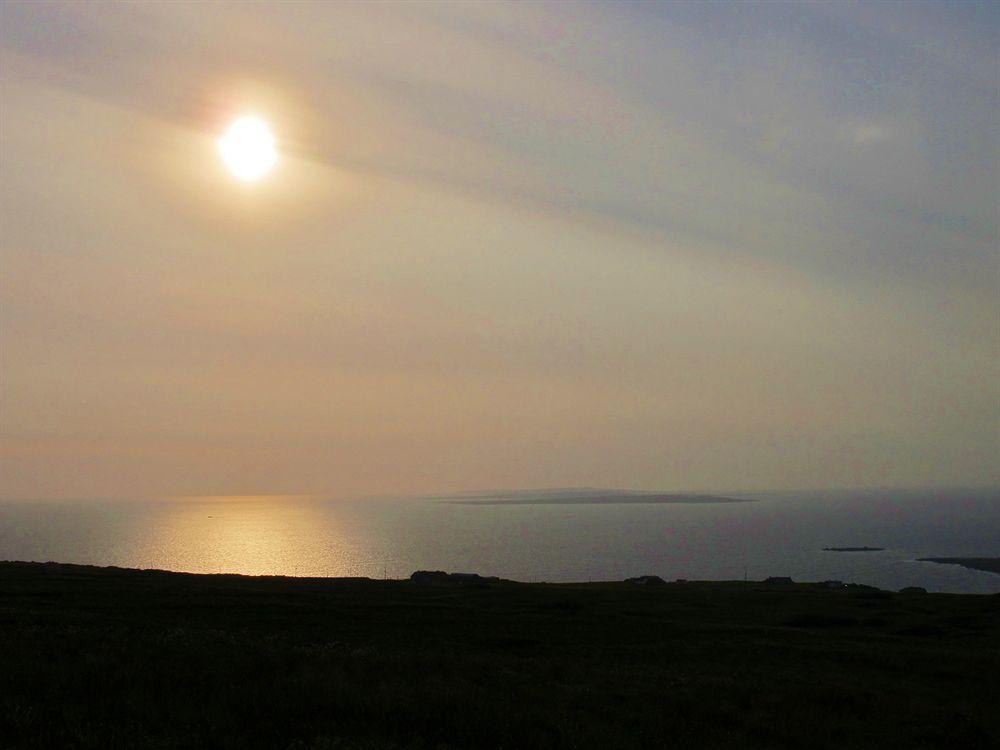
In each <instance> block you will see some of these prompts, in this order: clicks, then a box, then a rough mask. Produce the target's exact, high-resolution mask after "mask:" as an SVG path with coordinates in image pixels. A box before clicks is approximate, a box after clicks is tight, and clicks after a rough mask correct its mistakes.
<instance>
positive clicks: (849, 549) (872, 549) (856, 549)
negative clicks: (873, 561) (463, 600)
mask: <svg viewBox="0 0 1000 750" xmlns="http://www.w3.org/2000/svg"><path fill="white" fill-rule="evenodd" d="M823 551H824V552H885V547H824V548H823Z"/></svg>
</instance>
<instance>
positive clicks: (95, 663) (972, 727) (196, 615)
mask: <svg viewBox="0 0 1000 750" xmlns="http://www.w3.org/2000/svg"><path fill="white" fill-rule="evenodd" d="M0 665H2V668H0V747H3V748H36V747H60V748H133V747H142V748H191V747H199V748H235V747H240V748H245V747H250V748H255V747H261V748H325V749H330V750H333V749H336V750H369V749H370V750H375V749H390V748H392V749H395V748H427V749H428V750H431V749H434V750H440V749H444V748H526V749H531V748H539V749H540V748H653V747H656V748H660V747H677V748H692V747H707V748H713V747H717V748H732V747H741V748H742V747H751V748H753V747H767V748H772V747H776V748H783V747H784V748H800V747H805V746H808V747H810V748H841V747H850V748H885V747H907V748H940V747H961V748H967V749H973V748H977V747H982V748H988V747H996V746H998V744H1000V712H997V711H996V710H995V708H996V696H997V695H1000V596H974V595H949V594H926V595H912V596H906V595H900V594H890V593H888V592H880V591H876V590H872V589H865V588H844V589H837V590H831V589H825V588H822V587H820V586H818V585H810V584H795V585H793V586H789V587H781V588H779V587H770V586H766V585H764V584H754V583H742V582H739V583H737V582H718V583H716V582H698V583H678V584H667V585H664V586H637V585H631V584H624V583H593V584H520V583H500V584H496V585H491V586H482V587H477V586H452V585H441V586H432V585H428V586H420V585H415V584H411V583H409V582H407V581H374V580H345V579H293V578H250V577H242V576H198V575H188V574H179V573H166V572H160V571H132V570H123V569H114V568H92V567H84V566H71V565H56V564H38V563H0Z"/></svg>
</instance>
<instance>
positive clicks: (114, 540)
mask: <svg viewBox="0 0 1000 750" xmlns="http://www.w3.org/2000/svg"><path fill="white" fill-rule="evenodd" d="M731 496H732V497H738V498H744V499H749V500H753V502H741V503H713V504H705V503H698V504H683V503H681V504H675V503H670V504H651V503H635V504H633V503H628V502H626V503H622V502H615V503H613V504H603V503H594V502H589V503H586V504H564V503H559V504H551V503H544V502H543V503H542V504H531V502H530V500H531V495H530V494H525V493H521V494H519V495H518V497H519V498H520V500H519V502H518V503H517V504H513V505H509V504H475V503H473V504H467V503H457V502H455V501H454V498H428V497H424V498H417V499H414V498H396V499H386V498H382V499H364V500H332V499H328V498H322V497H280V496H251V497H203V498H181V499H164V500H138V499H137V500H131V501H124V500H120V501H113V502H112V501H100V500H80V501H58V502H55V501H3V502H0V559H6V560H35V561H48V560H52V561H57V562H70V563H82V564H91V565H117V566H122V567H133V568H161V569H167V570H177V571H189V572H196V573H243V574H249V575H291V576H368V577H372V578H382V577H389V578H402V577H407V576H409V574H410V573H411V572H412V571H414V570H418V569H431V570H446V571H450V572H456V571H457V572H476V573H481V574H483V575H497V576H501V577H504V578H512V579H516V580H521V581H552V582H564V581H588V580H593V581H599V580H620V579H623V578H626V577H630V576H636V575H645V574H654V575H659V576H662V577H663V578H665V579H667V580H673V579H677V578H684V579H689V580H743V579H744V578H747V579H750V580H761V579H763V578H765V577H768V576H791V577H792V578H793V579H794V580H796V581H821V580H826V579H837V580H842V581H844V582H854V583H863V584H868V585H872V586H878V587H880V588H885V589H893V590H895V589H899V588H902V587H904V586H923V587H925V588H926V589H928V590H929V591H938V592H954V593H978V594H993V593H1000V575H996V574H992V573H986V572H981V571H975V570H968V569H965V568H962V567H959V566H955V565H939V564H935V563H928V562H919V561H917V558H920V557H997V556H1000V493H998V492H997V491H996V490H989V491H986V490H933V491H930V490H925V491H916V490H913V491H899V490H879V491H851V492H781V493H760V494H736V495H731ZM477 497H478V498H479V499H482V498H484V497H488V496H487V495H479V496H477ZM545 497H548V496H545V495H540V496H539V499H540V500H541V499H544V498H545ZM525 498H527V502H526V501H525ZM855 546H870V547H882V548H884V550H882V551H878V552H830V551H824V550H823V548H824V547H855Z"/></svg>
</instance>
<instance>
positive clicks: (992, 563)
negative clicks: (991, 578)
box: [920, 557, 1000, 575]
mask: <svg viewBox="0 0 1000 750" xmlns="http://www.w3.org/2000/svg"><path fill="white" fill-rule="evenodd" d="M920 562H932V563H939V564H941V565H961V566H962V567H963V568H970V569H971V570H985V571H986V572H987V573H996V574H997V575H1000V557H921V558H920Z"/></svg>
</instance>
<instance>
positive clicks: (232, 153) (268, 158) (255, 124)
mask: <svg viewBox="0 0 1000 750" xmlns="http://www.w3.org/2000/svg"><path fill="white" fill-rule="evenodd" d="M218 148H219V156H220V157H222V161H223V163H224V164H225V165H226V167H228V169H229V171H230V172H232V173H233V174H234V175H235V176H236V177H238V178H239V179H241V180H243V181H244V182H256V181H257V180H259V179H260V178H261V177H263V176H264V175H266V174H267V173H268V172H270V171H271V169H272V167H274V163H275V162H276V161H277V160H278V151H277V149H276V148H275V145H274V136H273V135H272V134H271V129H270V128H269V127H268V126H267V123H266V122H264V120H262V119H260V118H259V117H254V116H253V115H244V116H243V117H239V118H237V119H236V120H233V122H232V123H231V124H230V125H229V127H228V128H226V132H225V133H223V134H222V136H221V137H220V138H219V140H218Z"/></svg>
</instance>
